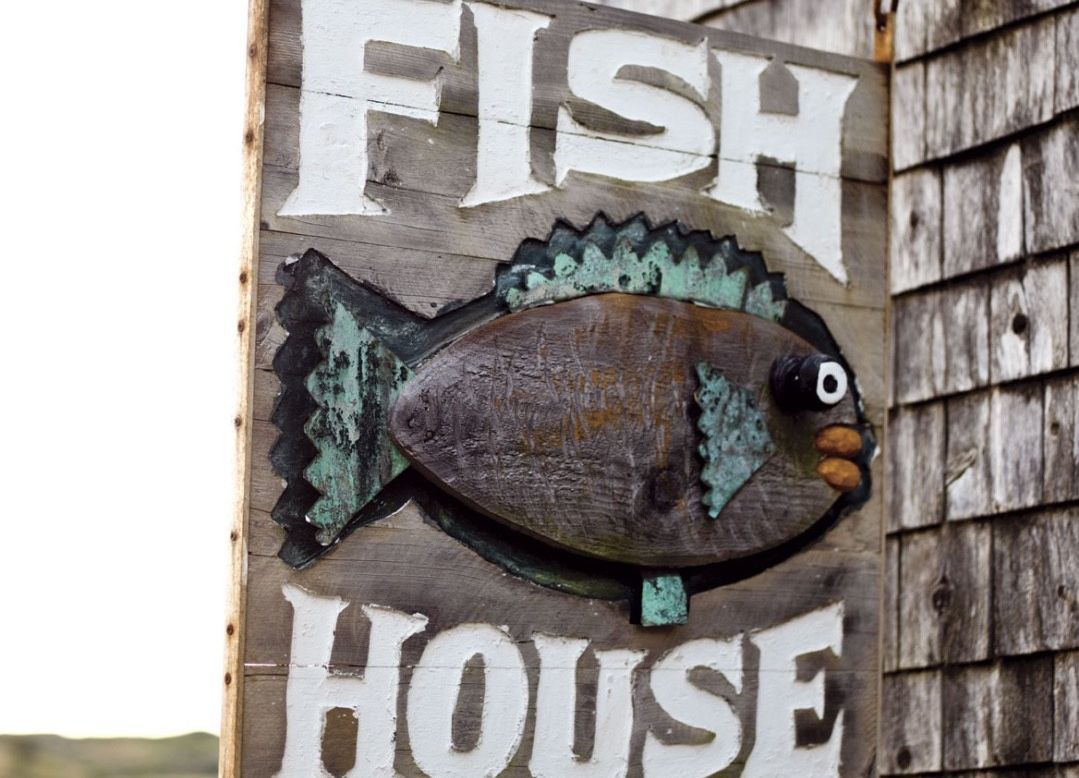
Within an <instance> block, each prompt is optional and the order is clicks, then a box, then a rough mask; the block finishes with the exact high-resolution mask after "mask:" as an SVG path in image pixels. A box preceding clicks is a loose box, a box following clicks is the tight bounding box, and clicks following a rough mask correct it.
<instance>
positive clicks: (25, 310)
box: [0, 0, 247, 736]
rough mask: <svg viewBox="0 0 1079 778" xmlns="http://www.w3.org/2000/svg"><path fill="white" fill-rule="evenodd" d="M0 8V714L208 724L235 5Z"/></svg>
mask: <svg viewBox="0 0 1079 778" xmlns="http://www.w3.org/2000/svg"><path fill="white" fill-rule="evenodd" d="M0 6H2V10H0V29H2V30H3V33H4V34H3V39H4V40H3V46H0V65H2V67H3V71H2V72H3V73H4V79H3V88H2V91H0V105H2V108H0V149H2V152H0V153H2V163H0V227H2V230H0V241H2V243H0V245H2V246H3V253H4V259H3V270H2V274H0V279H2V282H0V283H2V287H0V288H2V289H3V296H2V298H0V299H2V302H0V327H2V329H0V332H2V335H0V338H2V341H0V342H2V344H3V352H2V355H3V356H2V362H0V364H2V365H3V368H2V373H0V400H2V408H3V411H4V414H3V423H2V424H0V436H2V438H0V440H2V447H0V472H2V473H3V477H2V481H0V486H2V488H0V511H2V519H0V520H2V522H3V527H4V533H3V535H2V542H3V546H2V548H3V553H2V563H0V587H2V588H0V591H2V592H3V594H2V595H0V596H2V600H0V607H2V613H3V620H2V621H0V624H2V625H3V626H2V627H0V733H17V732H59V733H61V734H66V735H74V736H88V735H147V736H158V735H168V734H174V733H180V732H185V731H189V730H194V729H202V730H209V731H213V732H216V731H217V730H218V726H219V723H218V716H219V708H220V704H219V693H220V688H221V684H220V677H221V674H222V672H223V654H222V651H223V642H222V640H223V627H224V623H225V622H224V599H225V590H226V583H227V579H228V572H227V535H228V524H229V510H230V500H231V490H232V483H231V466H232V429H231V419H232V416H233V404H234V391H233V387H234V384H233V381H234V374H235V364H234V352H233V348H234V342H233V341H234V338H235V329H234V321H235V319H234V316H235V308H236V294H237V290H236V286H237V285H236V283H235V277H236V270H237V247H238V244H239V232H240V229H241V225H240V221H239V192H240V180H239V175H240V167H239V150H240V141H241V136H242V126H241V125H242V115H243V68H244V64H245V56H244V54H245V46H246V43H245V34H246V29H245V28H246V14H247V9H246V3H245V2H244V0H184V2H168V3H165V2H153V1H152V0H126V1H125V0H100V1H99V2H92V3H90V2H72V1H66V2H65V1H61V2H50V3H43V2H5V3H3V4H0Z"/></svg>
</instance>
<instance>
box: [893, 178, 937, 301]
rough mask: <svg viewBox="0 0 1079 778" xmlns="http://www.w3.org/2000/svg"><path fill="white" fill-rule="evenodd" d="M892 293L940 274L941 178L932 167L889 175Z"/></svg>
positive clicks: (911, 287)
mask: <svg viewBox="0 0 1079 778" xmlns="http://www.w3.org/2000/svg"><path fill="white" fill-rule="evenodd" d="M890 207H891V220H892V228H891V230H890V231H889V232H890V241H891V247H892V250H891V261H892V267H891V275H892V294H898V293H900V292H906V291H909V290H911V289H915V288H917V287H919V286H924V285H925V284H931V283H933V282H934V281H939V280H940V278H941V239H940V236H941V210H942V209H941V182H940V172H939V171H937V170H935V169H933V168H925V169H920V170H915V171H912V172H910V173H902V174H899V175H897V176H896V177H895V178H894V179H892V199H891V206H890Z"/></svg>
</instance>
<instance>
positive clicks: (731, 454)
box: [694, 362, 776, 519]
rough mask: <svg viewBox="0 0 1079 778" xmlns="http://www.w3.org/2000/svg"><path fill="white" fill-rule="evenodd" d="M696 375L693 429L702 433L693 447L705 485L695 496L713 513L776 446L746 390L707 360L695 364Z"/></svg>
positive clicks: (712, 514) (748, 477) (763, 461)
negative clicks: (696, 410) (697, 410)
mask: <svg viewBox="0 0 1079 778" xmlns="http://www.w3.org/2000/svg"><path fill="white" fill-rule="evenodd" d="M697 378H698V380H699V381H700V388H699V389H698V390H697V392H696V394H695V395H694V399H695V400H696V401H697V406H698V407H699V408H700V411H701V415H700V418H699V419H698V420H697V429H699V430H700V431H701V433H702V434H703V435H704V442H703V443H701V445H700V446H699V448H698V451H699V452H700V455H701V457H702V458H703V459H704V466H703V467H702V468H701V481H702V482H703V483H704V484H705V485H706V486H707V487H708V490H707V491H706V492H705V493H704V496H703V497H701V502H703V503H704V505H705V507H706V508H708V515H709V516H711V517H712V518H713V519H715V518H717V517H718V516H719V513H720V511H722V510H723V506H725V505H726V504H727V503H728V502H729V501H730V499H731V498H732V497H733V496H734V495H735V493H736V492H737V491H738V490H739V489H741V488H742V486H743V485H745V483H746V481H748V480H749V479H750V478H751V477H752V476H753V474H754V473H755V472H757V470H758V469H759V468H760V467H761V465H763V464H764V463H765V462H766V461H767V460H768V457H770V456H771V455H772V454H774V453H775V451H776V446H775V443H774V442H773V441H772V437H771V435H769V433H768V427H767V425H766V424H765V422H764V416H763V415H762V414H761V412H760V409H759V408H757V405H756V403H755V402H754V401H753V393H752V392H751V391H749V390H748V389H743V388H740V387H736V386H732V385H731V383H730V382H729V381H728V380H727V379H726V378H724V377H723V374H722V373H720V371H719V370H718V369H717V368H716V367H715V366H713V365H710V364H708V363H707V362H700V363H698V364H697Z"/></svg>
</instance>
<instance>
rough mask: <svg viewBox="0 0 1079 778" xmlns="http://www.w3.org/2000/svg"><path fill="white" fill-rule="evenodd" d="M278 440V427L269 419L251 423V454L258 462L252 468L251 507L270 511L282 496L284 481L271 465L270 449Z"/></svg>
mask: <svg viewBox="0 0 1079 778" xmlns="http://www.w3.org/2000/svg"><path fill="white" fill-rule="evenodd" d="M276 440H277V428H276V427H275V426H273V424H271V423H270V422H268V421H253V422H252V423H251V456H252V458H253V459H255V461H256V462H257V463H259V464H258V466H257V467H252V468H251V486H250V491H251V499H250V502H251V509H252V510H259V511H263V512H265V513H269V512H270V511H271V510H273V506H274V504H275V503H276V502H277V498H278V497H280V496H281V491H282V489H284V486H285V485H284V482H283V481H282V480H281V478H280V477H279V476H277V475H276V474H275V473H274V472H273V470H272V469H271V468H270V466H269V461H270V449H271V448H272V447H273V444H274V442H275V441H276Z"/></svg>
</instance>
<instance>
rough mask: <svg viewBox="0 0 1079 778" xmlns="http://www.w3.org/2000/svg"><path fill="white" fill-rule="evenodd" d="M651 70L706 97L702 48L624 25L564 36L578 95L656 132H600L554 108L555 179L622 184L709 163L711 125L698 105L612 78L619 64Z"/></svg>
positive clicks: (712, 143) (712, 137)
mask: <svg viewBox="0 0 1079 778" xmlns="http://www.w3.org/2000/svg"><path fill="white" fill-rule="evenodd" d="M630 65H636V66H639V67H645V68H657V69H659V70H664V71H666V72H668V73H671V74H673V75H675V76H677V77H678V78H680V79H681V80H682V81H684V82H685V83H686V84H688V85H689V86H690V87H691V88H692V89H693V90H694V91H695V92H696V93H697V95H699V96H700V98H701V99H702V100H703V99H704V97H705V95H707V94H708V52H707V49H706V47H705V44H704V43H701V44H700V45H697V46H690V45H688V44H686V43H679V42H678V41H673V40H669V39H667V38H659V37H656V36H654V35H646V34H644V33H640V32H631V31H628V30H590V31H587V32H580V33H577V35H575V36H574V37H573V40H572V41H570V45H569V60H568V64H567V68H568V74H569V77H568V81H569V88H570V89H571V90H572V92H573V94H574V95H576V96H577V97H579V98H581V99H582V100H587V101H589V102H591V103H595V104H596V105H598V106H600V107H601V108H606V109H607V110H609V111H613V112H614V113H616V114H618V115H620V116H623V117H625V118H627V119H632V120H634V121H639V122H647V123H649V124H651V125H653V126H656V127H663V128H665V129H663V130H662V131H660V132H658V133H656V134H653V135H644V136H641V135H622V134H612V133H607V132H599V131H596V130H592V129H589V128H588V127H586V126H584V125H582V124H580V123H579V122H577V121H576V120H575V119H574V118H573V116H572V115H571V114H570V112H569V110H568V109H566V108H565V106H563V107H561V108H559V109H558V139H557V141H556V142H555V154H554V162H555V183H557V184H558V185H559V186H561V185H562V182H563V181H564V180H565V178H566V176H567V175H568V174H569V172H570V171H571V170H579V171H581V172H583V173H595V174H598V175H601V176H608V177H611V178H618V179H621V180H623V181H666V180H668V179H671V178H677V177H679V176H684V175H685V174H687V173H692V172H693V171H694V170H701V169H702V168H705V167H707V166H708V165H709V164H710V163H711V159H710V156H709V155H711V154H712V152H713V151H714V150H715V142H716V139H715V130H713V128H712V124H711V122H710V121H709V120H708V117H707V115H705V113H704V110H703V109H702V108H701V107H700V106H699V105H697V104H696V103H694V102H692V101H690V100H688V99H687V98H685V97H680V96H678V95H676V94H675V93H673V92H670V91H668V90H666V89H660V88H659V87H655V86H649V85H647V84H642V83H639V82H636V81H628V80H625V79H623V78H620V77H619V76H618V73H619V71H620V70H621V69H622V68H623V67H626V66H630Z"/></svg>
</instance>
